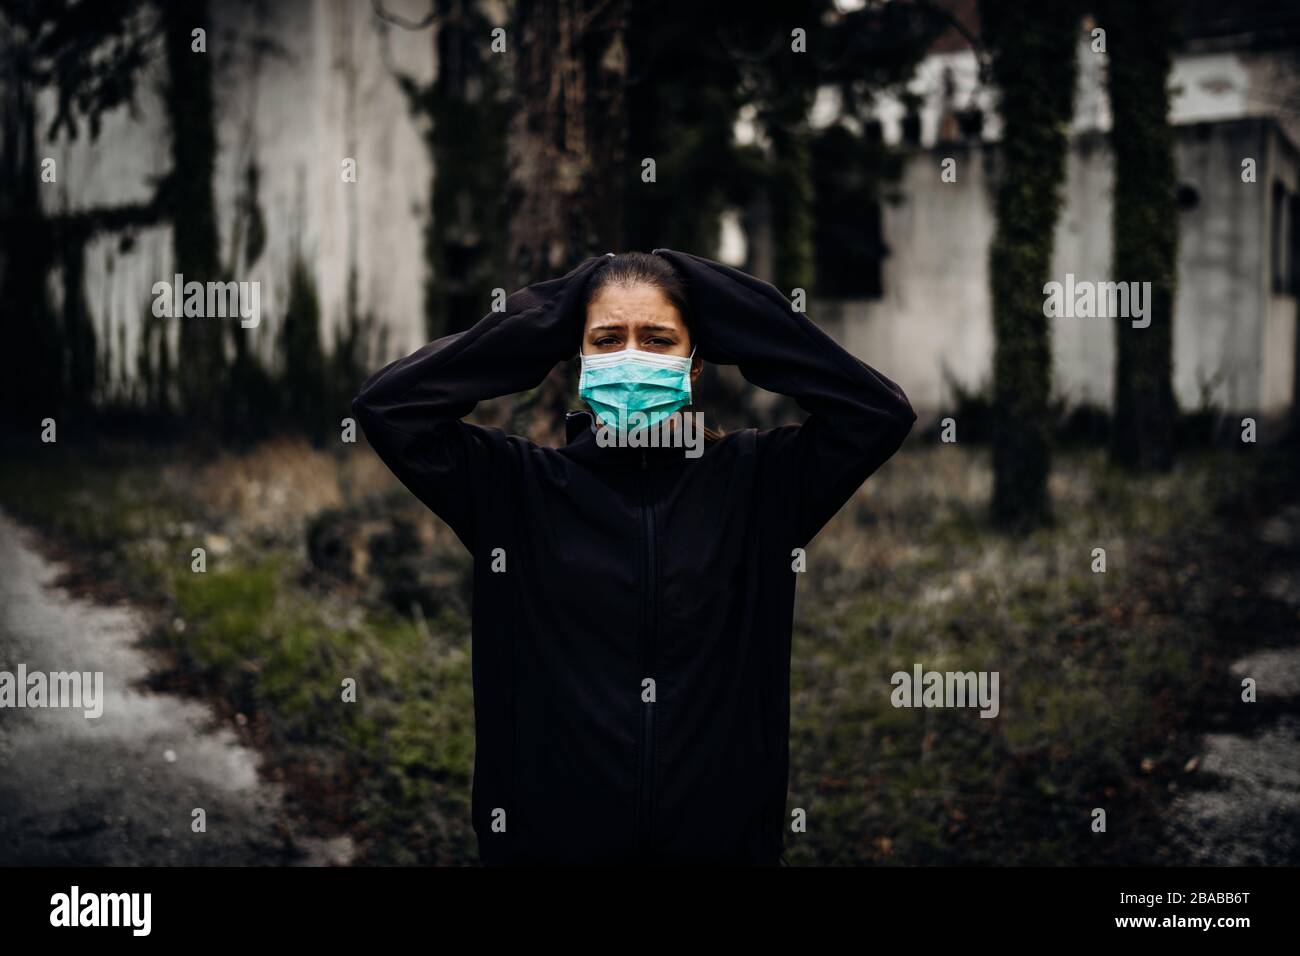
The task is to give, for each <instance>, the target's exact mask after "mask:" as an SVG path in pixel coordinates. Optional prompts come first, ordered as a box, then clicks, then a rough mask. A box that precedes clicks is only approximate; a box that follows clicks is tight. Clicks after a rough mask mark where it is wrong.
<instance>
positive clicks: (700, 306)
mask: <svg viewBox="0 0 1300 956" xmlns="http://www.w3.org/2000/svg"><path fill="white" fill-rule="evenodd" d="M655 253H656V254H658V255H661V256H663V257H664V258H665V259H667V260H668V261H669V262H671V263H672V264H673V266H675V267H676V268H677V270H678V272H679V273H680V274H681V275H682V276H683V277H684V279H685V280H686V283H687V287H688V292H689V297H690V306H691V310H692V313H693V324H694V327H695V331H696V336H697V339H698V342H697V347H698V348H699V350H700V354H701V356H702V357H703V358H704V359H705V361H710V362H714V363H719V364H724V365H735V366H737V367H738V368H739V369H740V372H741V374H743V375H744V376H745V378H746V379H747V380H748V381H750V382H752V383H753V384H754V385H757V386H758V387H760V388H763V389H767V390H768V391H771V392H778V393H780V394H782V395H788V396H790V397H792V398H793V399H794V400H795V401H796V402H797V403H798V404H799V407H800V408H802V409H803V410H804V411H806V412H808V418H807V419H806V420H805V421H804V423H803V424H802V425H796V426H784V427H781V428H774V429H771V430H769V431H767V432H765V433H762V434H760V436H759V437H760V444H759V448H760V454H761V455H762V456H763V459H764V461H765V463H766V465H770V466H771V467H773V468H774V469H776V472H777V475H776V476H775V477H776V480H777V482H778V483H779V484H778V487H781V486H784V488H785V489H786V493H787V494H790V496H791V498H793V499H794V500H793V501H791V504H792V505H793V506H794V507H793V516H792V517H793V520H794V525H793V534H794V537H795V539H796V540H795V542H794V544H795V545H796V546H803V545H805V544H807V542H808V541H810V540H812V538H813V537H814V536H815V535H816V534H817V532H818V531H820V530H821V529H822V527H823V526H824V525H825V524H826V522H827V521H829V520H830V519H831V518H832V517H833V516H834V515H835V513H836V512H837V511H839V509H840V508H841V506H843V504H844V503H845V502H846V501H848V500H849V498H850V497H852V496H853V493H854V492H855V491H856V490H857V489H858V488H859V487H860V486H861V485H862V483H863V482H864V481H865V480H866V479H867V478H868V476H870V475H871V474H872V473H873V472H874V471H875V470H876V469H877V468H879V467H880V466H881V465H883V464H884V463H885V462H886V461H888V460H889V458H890V456H891V455H893V454H894V452H895V451H897V450H898V448H899V447H900V446H901V445H902V443H903V439H905V438H906V437H907V434H908V432H910V431H911V429H912V424H913V423H914V422H915V421H916V413H915V412H913V410H912V406H911V404H910V403H909V402H908V400H907V396H906V395H904V394H903V390H902V389H900V388H899V387H898V386H897V385H896V384H894V383H893V382H892V381H890V380H889V379H888V378H886V377H885V376H884V375H881V374H880V373H879V372H877V371H876V370H875V369H873V368H871V367H870V366H869V365H867V364H866V363H865V362H862V361H861V360H859V359H857V358H855V357H854V356H853V355H851V354H850V353H849V352H847V351H845V350H844V349H843V348H841V347H840V346H839V345H838V344H837V343H836V342H835V341H834V340H833V339H832V338H831V337H830V336H829V335H827V334H826V333H825V332H823V331H822V330H821V329H820V328H818V327H817V326H816V325H814V324H813V323H812V322H811V321H810V320H809V319H808V318H806V317H805V316H804V315H802V314H800V313H798V312H796V311H794V309H793V308H792V307H791V304H790V301H789V300H788V299H787V298H786V297H785V296H783V295H782V294H781V293H780V292H779V291H777V289H776V288H775V287H773V286H772V285H770V284H769V283H767V282H763V281H762V280H760V279H756V278H754V277H753V276H751V275H747V274H745V273H744V272H741V271H739V270H737V269H733V268H731V267H730V266H726V265H723V264H722V263H718V262H713V261H711V260H709V259H704V258H701V257H699V256H693V255H690V254H689V253H681V252H674V251H672V250H669V249H656V250H655ZM766 465H765V466H766Z"/></svg>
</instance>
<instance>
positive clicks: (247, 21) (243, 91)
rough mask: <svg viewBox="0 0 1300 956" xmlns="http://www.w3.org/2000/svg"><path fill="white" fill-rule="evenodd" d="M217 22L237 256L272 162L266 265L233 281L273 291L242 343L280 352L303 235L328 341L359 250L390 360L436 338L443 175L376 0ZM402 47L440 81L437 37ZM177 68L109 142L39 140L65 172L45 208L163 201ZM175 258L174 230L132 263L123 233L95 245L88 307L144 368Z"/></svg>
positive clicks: (153, 77)
mask: <svg viewBox="0 0 1300 956" xmlns="http://www.w3.org/2000/svg"><path fill="white" fill-rule="evenodd" d="M387 6H388V7H389V8H390V9H392V10H395V11H401V12H403V13H405V14H407V15H409V16H413V17H418V16H419V15H421V14H422V13H423V12H424V10H425V9H426V7H424V6H422V5H421V4H420V3H419V2H417V0H407V2H401V0H398V2H390V3H388V4H387ZM212 13H213V18H214V23H213V26H212V30H211V31H210V34H209V36H208V41H207V49H208V52H207V54H197V53H196V54H194V55H196V56H197V55H207V56H210V57H212V58H213V64H214V69H215V70H216V75H215V79H214V87H215V97H216V110H217V122H218V129H217V137H218V144H219V152H218V156H217V169H216V179H215V189H216V204H217V210H218V218H219V222H220V228H221V255H222V259H223V261H224V260H225V259H226V258H227V256H228V252H229V249H230V243H231V234H230V230H231V225H232V216H231V210H232V209H233V208H234V203H235V200H236V198H237V197H238V196H239V195H241V191H242V189H243V182H244V169H245V167H246V164H247V162H248V158H249V156H250V155H251V156H253V157H255V158H256V161H257V164H258V166H259V167H260V172H261V184H260V190H259V193H260V202H261V206H262V210H263V214H264V216H265V221H266V246H265V249H264V251H263V253H262V255H261V257H260V259H259V260H258V261H257V262H256V263H255V264H254V265H253V266H252V267H251V268H248V269H243V268H241V269H239V270H238V271H237V274H236V275H235V276H234V278H235V279H237V280H243V281H258V282H260V283H261V308H262V314H263V316H262V322H261V324H260V326H259V327H257V328H254V329H247V330H243V331H242V332H241V333H240V334H244V335H246V336H248V339H249V342H250V344H251V345H252V347H253V348H254V349H255V350H256V351H257V352H258V353H260V354H262V355H264V356H265V355H270V354H271V348H272V344H273V339H274V336H275V335H276V333H277V331H278V329H279V328H280V322H279V319H280V316H281V315H282V314H283V310H284V307H285V304H286V302H285V300H286V291H287V286H286V279H287V275H288V270H289V263H290V257H291V255H292V254H293V243H292V242H291V237H294V236H298V237H299V239H298V241H299V243H300V246H301V250H302V253H303V255H304V256H305V257H306V259H307V261H308V263H310V265H311V267H312V270H313V272H314V275H315V278H316V282H317V291H318V294H319V297H320V304H321V310H322V324H323V326H324V328H323V329H322V335H323V338H324V341H325V342H326V343H330V342H331V341H332V339H333V333H332V329H333V328H334V327H335V326H336V325H337V324H339V323H340V322H342V320H343V318H344V308H345V296H346V290H347V281H348V272H349V265H350V263H351V262H352V260H353V256H354V255H355V264H356V268H357V276H358V288H359V304H360V308H361V310H362V312H363V313H364V312H373V313H374V314H375V315H377V316H378V317H379V318H380V320H381V321H382V322H383V323H384V324H385V325H386V326H387V327H388V329H389V330H390V331H389V349H390V351H393V352H394V353H396V352H397V351H398V350H402V349H406V350H409V349H413V348H415V347H416V346H417V345H418V344H419V343H421V342H422V341H423V339H424V331H423V282H424V279H425V276H426V271H427V270H426V265H425V257H424V249H423V237H422V229H423V224H424V220H425V217H426V215H427V207H428V191H429V186H430V183H431V177H432V170H431V164H430V160H429V154H428V151H427V149H426V148H425V146H424V144H423V143H422V142H421V139H420V135H421V130H420V128H419V127H417V125H416V123H415V121H414V120H413V118H412V116H411V114H410V112H409V110H408V108H407V103H406V100H405V98H404V96H403V94H402V93H401V91H400V90H399V89H398V87H397V84H396V83H395V81H394V79H393V77H392V75H391V74H390V72H389V70H388V68H387V67H386V66H385V64H384V62H383V58H382V55H381V53H382V51H381V45H380V38H379V33H378V31H377V30H376V28H375V25H374V24H375V18H374V15H373V12H372V10H371V7H370V5H369V4H368V3H354V2H350V0H279V2H276V3H272V4H267V5H265V7H264V8H262V9H261V10H258V9H255V8H253V7H251V6H249V5H247V4H213V5H212ZM258 33H262V34H265V35H267V36H269V37H271V38H273V39H274V40H275V41H277V42H278V43H280V44H282V45H283V46H284V47H285V48H286V52H287V55H286V56H283V57H281V56H275V55H268V56H264V57H263V58H261V60H260V61H259V62H255V60H254V58H253V56H252V53H251V49H250V46H249V40H250V39H251V38H252V37H253V36H255V35H256V34H258ZM388 43H389V48H390V50H391V51H392V61H393V63H394V64H395V65H396V66H397V67H398V68H400V69H401V70H403V71H404V72H407V73H410V74H412V75H413V76H415V77H416V78H417V79H418V80H419V81H420V82H428V80H429V79H430V77H431V76H432V74H433V69H434V65H435V59H434V56H435V54H434V48H433V39H432V34H431V33H430V31H428V30H425V31H420V32H414V33H413V32H407V31H404V30H398V29H393V30H390V31H389V39H388ZM164 74H165V68H164V66H163V64H161V63H159V64H156V65H155V66H154V67H153V69H152V71H151V73H150V75H149V76H148V77H146V78H145V81H144V82H143V83H142V84H141V87H140V91H139V97H138V104H139V109H138V116H137V117H134V118H133V117H131V116H129V115H127V112H126V111H124V110H123V111H118V112H115V113H114V114H112V115H110V116H108V117H106V121H105V124H104V130H103V133H102V134H101V136H100V137H99V139H98V140H97V141H96V142H94V143H91V142H90V141H89V138H88V137H87V136H85V135H84V133H83V136H82V137H81V138H80V139H78V140H77V141H76V142H72V143H69V142H67V141H66V140H62V139H61V140H59V141H56V142H53V143H50V142H44V143H42V144H41V146H40V147H39V148H38V153H39V155H41V156H52V157H54V158H55V159H56V160H57V162H58V169H59V182H58V184H57V185H56V186H55V185H52V186H50V187H48V191H47V193H46V204H47V208H49V209H51V210H55V209H65V208H70V209H80V208H87V207H91V206H97V205H112V204H115V203H120V202H124V201H132V200H134V201H139V200H143V199H146V198H147V197H148V196H149V195H150V194H151V190H152V183H153V181H154V180H155V179H156V178H157V177H158V176H160V175H162V174H163V173H164V172H166V171H167V170H168V169H169V168H170V165H171V162H170V151H169V149H170V147H169V143H168V140H167V135H168V127H167V124H166V120H165V111H164V109H163V105H162V103H161V102H160V100H159V96H158V92H157V91H158V89H159V84H160V83H161V82H162V80H163V78H164ZM49 115H51V114H50V113H49V112H48V109H47V110H46V112H45V116H47V117H48V116H49ZM344 157H352V158H354V159H356V161H357V170H358V173H357V182H355V183H344V182H342V178H341V176H340V171H341V165H340V164H341V162H342V160H343V158H344ZM171 260H172V256H171V238H170V227H162V228H158V229H151V230H148V231H147V232H145V233H143V234H142V235H140V236H139V241H138V242H137V244H136V245H135V248H134V249H133V250H132V251H131V252H129V253H122V252H120V251H118V241H117V238H116V237H109V238H105V239H103V240H100V241H97V242H95V243H92V244H91V246H90V247H89V248H88V250H87V263H86V273H87V274H86V288H87V298H88V301H89V304H90V308H91V310H92V312H93V313H94V315H95V319H96V324H97V326H98V330H99V335H100V339H101V341H104V340H105V339H109V340H111V341H112V343H113V346H114V350H115V351H116V349H117V344H118V342H119V337H120V336H121V335H122V334H123V333H125V342H126V345H127V349H128V353H129V354H128V356H127V360H128V361H129V362H130V363H131V369H132V370H133V368H134V362H135V358H134V356H135V351H136V348H135V346H136V341H137V337H138V334H139V330H140V327H141V318H142V316H143V315H144V311H145V310H146V309H147V308H148V307H149V304H150V303H151V302H152V295H151V293H150V288H151V286H152V284H153V282H154V281H157V280H159V279H165V280H168V281H170V279H171V276H172V272H173V269H172V261H171ZM236 324H237V323H236ZM175 331H176V330H175V328H174V327H173V328H172V329H171V332H172V333H173V336H174V335H175ZM115 358H117V356H115Z"/></svg>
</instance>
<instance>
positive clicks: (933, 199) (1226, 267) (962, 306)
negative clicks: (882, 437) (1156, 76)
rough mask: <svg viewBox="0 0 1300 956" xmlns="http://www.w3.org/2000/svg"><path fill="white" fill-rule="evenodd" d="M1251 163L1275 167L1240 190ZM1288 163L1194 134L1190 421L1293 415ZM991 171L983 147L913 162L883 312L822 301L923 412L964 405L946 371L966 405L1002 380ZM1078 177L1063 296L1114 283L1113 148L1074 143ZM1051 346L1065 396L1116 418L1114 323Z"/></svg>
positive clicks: (1261, 150) (1080, 327) (1208, 134)
mask: <svg viewBox="0 0 1300 956" xmlns="http://www.w3.org/2000/svg"><path fill="white" fill-rule="evenodd" d="M1248 155H1253V156H1255V157H1257V158H1258V159H1259V161H1260V167H1259V177H1258V181H1257V182H1255V183H1253V184H1248V183H1243V182H1242V181H1241V176H1240V171H1241V159H1242V157H1243V156H1248ZM948 156H951V157H952V158H955V159H956V160H957V170H958V175H957V182H955V183H944V182H941V181H940V178H939V168H940V167H939V164H940V162H941V160H942V159H943V158H945V157H948ZM1274 156H1275V151H1272V152H1271V151H1270V150H1269V147H1268V135H1267V127H1265V126H1264V125H1263V124H1261V123H1244V124H1226V125H1225V124H1205V125H1199V126H1193V127H1185V128H1181V129H1180V130H1179V133H1178V164H1179V181H1180V182H1182V183H1185V184H1188V185H1190V186H1192V187H1193V188H1194V189H1195V190H1196V192H1197V193H1198V195H1199V201H1198V203H1197V204H1196V206H1195V207H1194V208H1192V209H1189V210H1186V211H1184V212H1182V213H1181V214H1180V243H1179V256H1178V292H1177V297H1176V300H1175V321H1174V389H1175V394H1176V397H1177V398H1178V401H1179V403H1180V405H1181V406H1182V407H1184V408H1188V409H1191V408H1197V407H1199V406H1200V405H1201V404H1202V401H1203V399H1204V400H1208V401H1209V403H1210V404H1212V405H1214V406H1217V407H1221V408H1231V409H1242V410H1254V411H1261V412H1278V411H1281V410H1283V409H1285V408H1286V407H1288V406H1289V404H1290V400H1291V398H1290V396H1291V391H1290V389H1291V383H1292V381H1293V376H1294V355H1295V347H1294V343H1295V299H1294V298H1293V297H1291V296H1270V295H1269V294H1268V291H1267V290H1268V285H1267V281H1268V274H1267V265H1268V261H1269V260H1268V241H1269V232H1268V230H1267V228H1266V225H1267V221H1266V215H1267V206H1268V197H1269V194H1270V191H1271V189H1272V186H1271V183H1272V175H1273V165H1275V162H1276V161H1275V159H1274V158H1273V157H1274ZM988 167H989V159H988V157H987V156H986V155H985V147H983V146H973V147H962V148H956V147H945V146H941V147H938V148H936V149H935V150H925V151H919V152H917V153H915V154H913V155H912V156H911V157H910V158H909V160H908V161H907V163H906V165H905V169H904V174H903V179H902V182H901V184H900V190H899V191H900V192H901V194H902V196H903V197H904V198H903V201H902V202H901V203H900V204H899V205H895V206H889V207H887V209H886V212H885V217H884V236H885V242H886V243H887V244H888V246H889V248H890V257H889V258H888V259H887V260H886V261H885V268H884V286H885V293H884V296H883V298H881V299H880V300H878V301H845V302H826V301H821V302H817V303H815V304H814V306H813V308H812V309H810V312H811V314H812V315H813V317H814V318H815V319H817V320H818V321H820V322H822V323H823V324H824V325H825V326H826V328H827V329H828V331H830V332H831V333H832V334H833V335H835V336H836V337H837V338H838V339H839V340H840V341H842V342H843V343H844V344H845V346H846V347H847V348H849V349H850V350H851V351H853V352H854V353H855V354H857V355H859V356H861V357H862V358H863V359H864V360H866V361H868V362H872V363H873V364H879V366H880V368H881V369H882V370H885V369H887V370H888V374H890V375H891V377H894V378H896V379H897V381H898V382H899V383H900V384H901V385H902V386H903V388H904V389H905V390H906V391H907V393H908V395H909V397H911V398H912V401H913V404H914V405H915V406H917V407H918V408H923V409H927V410H935V409H937V408H939V407H941V406H943V405H944V404H946V403H947V402H948V401H950V400H951V397H952V396H951V394H950V393H951V390H950V388H949V387H948V385H947V383H946V381H945V370H947V373H948V374H950V375H951V377H952V378H953V379H954V380H955V381H956V382H958V383H960V384H961V385H962V386H963V387H964V388H967V389H970V388H977V387H979V386H981V385H983V384H984V383H986V382H987V381H988V379H989V376H990V374H991V368H992V355H993V337H992V312H991V302H990V300H989V293H988V281H987V261H988V248H989V243H990V242H991V240H992V236H993V228H994V218H993V193H992V183H991V181H990V175H989V172H990V171H989V168H988ZM1292 175H1294V171H1293V172H1292ZM1066 177H1067V178H1066V183H1065V187H1064V193H1065V203H1064V206H1063V208H1062V212H1061V217H1060V219H1059V220H1058V223H1057V228H1056V234H1055V239H1054V243H1055V246H1054V250H1053V256H1052V278H1053V279H1055V280H1057V281H1062V282H1064V280H1065V276H1066V273H1073V274H1074V276H1075V279H1076V280H1084V279H1087V280H1091V281H1106V280H1109V279H1111V277H1112V275H1111V211H1112V195H1111V193H1112V188H1113V172H1112V164H1111V158H1110V151H1109V148H1108V146H1107V145H1106V137H1104V136H1102V135H1100V134H1097V133H1095V132H1094V133H1086V134H1083V135H1081V136H1077V137H1075V139H1074V144H1073V147H1072V150H1071V153H1070V156H1069V161H1068V164H1067V173H1066ZM1273 300H1276V301H1273ZM1123 331H1124V334H1131V335H1140V334H1142V331H1143V330H1141V329H1134V328H1132V327H1130V326H1126V327H1125V329H1124V330H1123ZM1051 334H1052V354H1053V379H1054V381H1053V387H1054V390H1055V392H1056V393H1057V394H1058V395H1061V396H1063V397H1065V398H1066V399H1068V400H1070V401H1071V402H1074V403H1079V402H1087V403H1091V404H1098V405H1101V406H1103V407H1109V406H1110V404H1111V402H1112V399H1113V392H1114V363H1115V335H1116V323H1115V322H1114V320H1112V319H1109V318H1066V317H1061V318H1056V319H1054V320H1052V322H1051Z"/></svg>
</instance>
